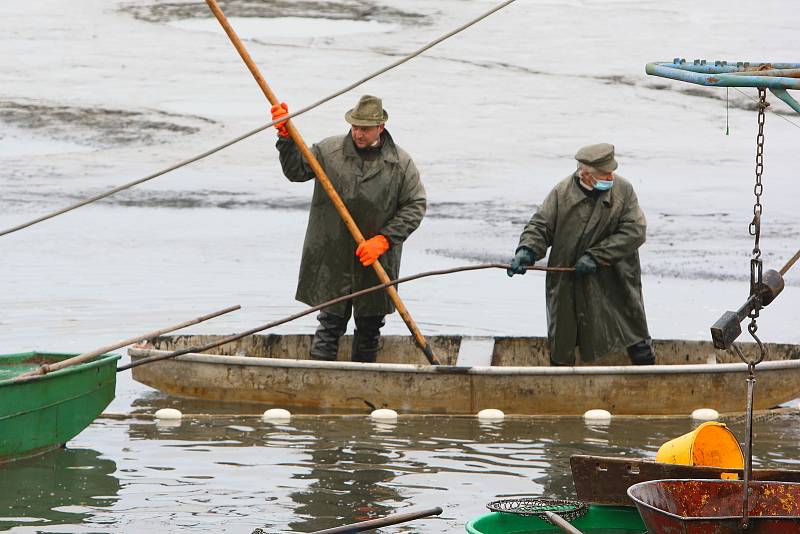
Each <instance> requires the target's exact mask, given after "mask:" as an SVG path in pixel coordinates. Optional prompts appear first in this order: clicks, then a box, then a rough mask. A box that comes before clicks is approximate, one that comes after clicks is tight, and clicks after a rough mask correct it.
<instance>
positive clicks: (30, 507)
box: [0, 449, 119, 528]
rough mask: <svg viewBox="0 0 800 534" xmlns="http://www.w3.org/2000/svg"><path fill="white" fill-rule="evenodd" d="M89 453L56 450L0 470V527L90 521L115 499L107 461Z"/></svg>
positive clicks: (113, 466) (115, 487)
mask: <svg viewBox="0 0 800 534" xmlns="http://www.w3.org/2000/svg"><path fill="white" fill-rule="evenodd" d="M100 455H101V453H99V452H97V451H94V450H91V449H59V450H57V451H53V452H51V453H48V454H44V455H42V456H38V457H35V458H30V459H28V460H24V461H20V462H13V463H10V464H5V465H3V466H0V478H1V479H2V491H0V528H11V527H14V526H17V525H28V526H35V525H45V524H47V525H64V524H79V523H91V522H92V518H93V515H94V514H93V511H95V510H96V509H98V508H110V507H111V506H112V505H113V504H114V503H115V502H116V501H117V499H118V497H117V493H118V492H119V481H118V480H117V479H116V478H115V477H114V472H115V471H116V469H117V466H116V463H115V462H114V461H113V460H109V459H106V458H101V457H100Z"/></svg>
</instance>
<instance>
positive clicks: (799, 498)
mask: <svg viewBox="0 0 800 534" xmlns="http://www.w3.org/2000/svg"><path fill="white" fill-rule="evenodd" d="M748 490H749V491H748V494H749V502H748V515H749V518H748V522H747V525H748V526H747V528H746V529H745V528H742V525H741V522H742V506H743V500H744V484H743V483H742V482H741V481H735V480H651V481H649V482H641V483H639V484H636V485H634V486H631V487H630V488H629V489H628V495H630V497H631V499H633V502H635V503H636V507H637V508H638V510H639V513H640V514H641V516H642V519H643V520H644V523H645V524H646V525H647V531H648V532H650V533H651V534H740V533H741V532H752V533H753V534H800V484H793V483H791V482H767V481H762V482H758V481H756V482H752V483H750V484H749V485H748Z"/></svg>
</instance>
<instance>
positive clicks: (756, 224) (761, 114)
mask: <svg viewBox="0 0 800 534" xmlns="http://www.w3.org/2000/svg"><path fill="white" fill-rule="evenodd" d="M767 106H769V104H768V103H767V90H766V89H765V88H763V87H759V88H758V135H756V183H755V185H754V186H753V194H754V195H755V197H756V201H755V203H754V204H753V221H752V222H751V223H750V228H749V231H750V235H751V236H753V238H754V243H753V255H752V258H751V259H750V294H751V295H753V296H754V297H755V305H754V306H753V309H752V311H751V312H750V313H749V317H750V319H751V321H750V325H749V326H748V327H747V330H748V331H749V332H750V335H751V336H753V338H754V339H755V340H756V341H758V338H757V337H756V335H755V333H756V330H758V325H757V324H756V318H758V315H759V312H760V311H761V308H762V307H763V306H762V305H761V295H760V287H761V282H762V271H763V266H762V262H761V246H760V241H761V213H762V211H763V206H762V205H761V195H762V193H763V192H764V185H763V184H762V182H761V175H762V174H763V172H764V119H765V116H766V113H765V111H766V109H767ZM760 345H761V343H760V341H759V346H760Z"/></svg>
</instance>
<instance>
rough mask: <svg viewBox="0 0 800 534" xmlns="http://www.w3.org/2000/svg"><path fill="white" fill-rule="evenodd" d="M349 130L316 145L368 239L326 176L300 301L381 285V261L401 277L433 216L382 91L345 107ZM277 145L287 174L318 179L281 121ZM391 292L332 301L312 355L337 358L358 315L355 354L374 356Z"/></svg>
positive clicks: (314, 213) (277, 112)
mask: <svg viewBox="0 0 800 534" xmlns="http://www.w3.org/2000/svg"><path fill="white" fill-rule="evenodd" d="M287 113H288V108H287V106H286V104H284V103H281V104H278V105H275V106H273V107H272V118H273V120H278V119H280V118H281V117H283V116H284V115H286V114H287ZM344 117H345V120H346V121H347V122H348V123H350V131H349V132H348V133H347V134H346V135H338V136H334V137H328V138H327V139H324V140H322V141H320V142H319V143H317V144H315V145H314V146H312V147H311V152H312V153H313V154H314V157H315V158H316V159H317V161H319V163H320V165H321V166H322V168H323V169H324V170H325V173H326V174H327V175H328V178H330V181H331V184H332V185H333V187H334V188H335V189H336V192H337V193H339V196H340V197H341V199H342V201H343V202H344V204H345V206H346V207H347V209H348V211H349V212H350V214H351V215H352V216H353V219H354V220H355V222H356V224H357V225H358V227H359V229H360V230H361V233H362V234H363V235H364V238H365V240H366V241H364V242H363V243H362V244H360V245H359V246H358V247H356V245H355V241H354V240H353V238H352V236H351V234H350V232H349V230H348V229H347V227H346V226H345V224H344V222H343V221H342V219H341V217H340V216H339V213H338V212H337V211H336V208H335V207H334V206H333V203H332V202H331V201H330V199H329V198H328V195H327V193H326V192H325V190H324V189H323V187H322V186H321V185H320V183H319V181H316V182H315V184H314V195H313V198H312V200H311V211H310V213H309V216H308V227H307V228H306V237H305V242H304V243H303V257H302V260H301V262H300V275H299V280H298V283H297V293H296V295H295V298H297V300H299V301H301V302H304V303H306V304H308V305H309V306H316V305H318V304H321V303H323V302H326V301H328V300H332V299H334V298H336V297H340V296H342V295H346V294H349V293H353V292H355V291H358V290H360V289H365V288H368V287H371V286H375V285H378V284H380V281H379V280H378V277H377V275H376V274H375V271H374V269H373V268H372V267H370V266H371V265H372V264H373V263H374V262H375V261H379V262H380V263H381V264H382V265H383V267H384V269H385V270H386V273H387V274H388V275H389V278H390V279H395V278H397V277H398V273H399V271H400V255H401V253H402V250H403V242H404V241H405V240H406V239H407V238H408V236H409V235H411V233H412V232H413V231H414V230H416V229H417V227H418V226H419V224H420V222H421V221H422V217H423V216H424V215H425V209H426V206H427V204H426V198H425V188H424V187H423V185H422V182H421V181H420V177H419V172H418V171H417V168H416V166H415V165H414V162H413V161H412V160H411V157H410V156H409V155H408V154H407V153H406V152H405V151H404V150H403V149H402V148H400V147H399V146H397V145H396V144H395V142H394V140H393V139H392V136H391V135H389V131H388V130H386V129H385V123H386V121H387V119H388V118H389V114H388V113H387V112H386V111H385V110H384V109H383V103H382V102H381V99H380V98H377V97H375V96H370V95H365V96H362V97H361V99H360V100H359V101H358V103H357V104H356V106H355V107H354V108H353V109H351V110H350V111H348V112H347V113H345V116H344ZM275 128H276V129H277V130H278V142H277V145H276V146H277V148H278V152H279V153H280V162H281V167H282V168H283V173H284V175H286V177H287V178H288V179H289V180H290V181H292V182H305V181H308V180H311V179H313V178H314V171H313V170H312V169H311V167H309V165H308V162H307V161H306V160H305V158H303V156H302V154H301V153H300V150H299V149H298V148H297V146H296V145H295V143H294V141H292V139H291V137H290V136H289V132H288V131H287V128H286V123H285V122H284V123H277V124H276V125H275ZM394 310H395V308H394V304H393V303H392V301H391V299H390V298H389V295H388V294H387V293H386V292H385V291H377V292H375V293H371V294H369V295H365V296H363V297H359V298H357V299H354V300H353V301H348V302H344V303H340V304H337V305H334V306H330V307H328V308H325V309H324V310H322V311H321V312H320V314H319V315H318V316H317V319H318V321H319V327H318V328H317V331H316V333H315V334H314V339H313V341H312V343H311V357H312V358H313V359H317V360H335V359H336V355H337V351H338V348H339V338H340V337H341V336H342V335H343V334H344V333H345V330H346V329H347V323H348V321H349V320H350V315H351V314H352V315H353V316H354V318H355V332H354V334H353V346H352V359H353V361H358V362H374V361H375V359H376V356H377V353H378V348H379V341H380V328H381V327H382V326H383V325H384V317H385V316H386V315H387V314H389V313H392V312H394Z"/></svg>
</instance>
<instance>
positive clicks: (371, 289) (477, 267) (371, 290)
mask: <svg viewBox="0 0 800 534" xmlns="http://www.w3.org/2000/svg"><path fill="white" fill-rule="evenodd" d="M509 267H510V265H508V264H507V263H484V264H481V265H465V266H462V267H452V268H450V269H439V270H436V271H426V272H424V273H418V274H413V275H410V276H405V277H402V278H398V279H397V280H391V281H389V282H387V283H385V284H379V285H377V286H372V287H368V288H367V289H362V290H360V291H356V292H355V293H351V294H349V295H344V296H341V297H337V298H335V299H333V300H329V301H327V302H323V303H322V304H318V305H316V306H313V307H311V308H306V309H305V310H303V311H301V312H298V313H295V314H294V315H290V316H288V317H284V318H283V319H278V320H277V321H273V322H271V323H267V324H265V325H261V326H257V327H255V328H251V329H250V330H246V331H244V332H241V333H239V334H234V335H232V336H228V337H226V338H223V339H221V340H219V341H213V342H211V343H207V344H206V345H201V346H199V347H189V348H186V349H181V350H177V351H175V352H170V353H169V354H160V355H158V356H150V357H149V358H143V359H141V360H137V361H135V362H131V363H128V364H125V365H120V366H119V367H117V372H120V371H125V370H127V369H131V368H133V367H136V366H139V365H144V364H146V363H152V362H157V361H159V360H166V359H168V358H174V357H176V356H181V355H183V354H189V353H190V352H204V351H206V350H209V349H213V348H214V347H219V346H220V345H225V344H227V343H231V342H232V341H236V340H238V339H242V338H243V337H247V336H250V335H253V334H256V333H258V332H261V331H263V330H269V329H270V328H274V327H276V326H280V325H282V324H284V323H288V322H290V321H294V320H295V319H299V318H300V317H303V316H305V315H308V314H310V313H314V312H315V311H319V310H321V309H323V308H327V307H329V306H333V305H334V304H339V303H340V302H344V301H347V300H351V299H354V298H358V297H362V296H364V295H367V294H369V293H374V292H375V291H379V290H381V289H386V288H387V287H389V286H395V285H397V284H402V283H405V282H411V281H412V280H418V279H420V278H427V277H429V276H442V275H445V274H453V273H460V272H464V271H477V270H480V269H508V268H509ZM526 269H527V270H528V271H545V272H556V273H571V272H575V269H574V268H573V267H539V266H538V265H528V266H527V268H526Z"/></svg>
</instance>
